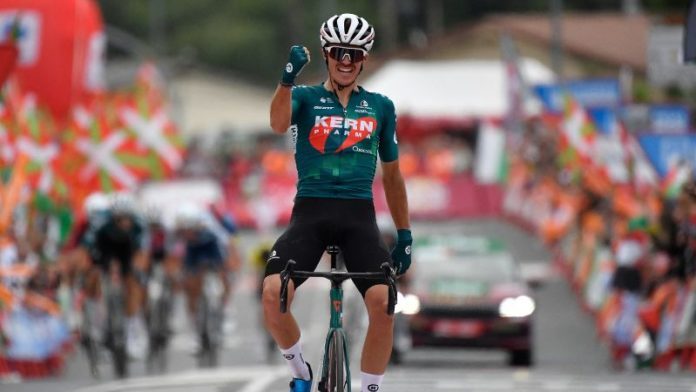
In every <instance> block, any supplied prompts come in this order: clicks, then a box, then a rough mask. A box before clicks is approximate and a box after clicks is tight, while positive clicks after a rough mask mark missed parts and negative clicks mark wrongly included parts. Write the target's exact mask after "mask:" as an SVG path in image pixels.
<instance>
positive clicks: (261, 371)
mask: <svg viewBox="0 0 696 392" xmlns="http://www.w3.org/2000/svg"><path fill="white" fill-rule="evenodd" d="M286 373H287V369H286V366H274V367H269V366H258V367H226V368H218V369H213V370H196V371H189V372H184V373H179V374H168V375H165V376H157V377H142V378H133V379H130V380H123V381H112V382H108V383H105V384H100V385H95V386H90V387H85V388H81V389H78V390H76V391H75V392H117V391H119V392H122V391H129V390H140V391H142V390H148V389H155V388H160V389H161V388H164V387H171V388H174V387H178V388H180V387H182V386H195V385H221V384H229V383H232V382H244V381H251V384H249V385H248V387H249V388H251V389H249V390H246V389H244V391H245V392H260V391H262V390H263V388H265V387H266V386H268V385H269V384H270V383H272V382H273V381H275V379H277V378H278V377H280V376H282V375H285V374H286Z"/></svg>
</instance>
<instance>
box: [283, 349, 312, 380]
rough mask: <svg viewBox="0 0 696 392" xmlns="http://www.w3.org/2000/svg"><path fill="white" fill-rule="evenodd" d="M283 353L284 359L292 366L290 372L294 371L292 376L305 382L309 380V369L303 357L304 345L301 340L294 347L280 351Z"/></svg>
mask: <svg viewBox="0 0 696 392" xmlns="http://www.w3.org/2000/svg"><path fill="white" fill-rule="evenodd" d="M280 352H281V353H283V358H285V360H286V361H287V362H288V365H290V371H292V376H293V377H294V378H301V379H303V380H309V379H310V375H309V368H308V367H307V364H306V363H305V361H304V358H303V357H302V344H301V343H300V340H298V341H297V343H295V344H294V345H293V346H292V347H290V348H286V349H282V348H281V349H280Z"/></svg>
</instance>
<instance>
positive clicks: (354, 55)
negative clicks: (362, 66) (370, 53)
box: [326, 46, 366, 63]
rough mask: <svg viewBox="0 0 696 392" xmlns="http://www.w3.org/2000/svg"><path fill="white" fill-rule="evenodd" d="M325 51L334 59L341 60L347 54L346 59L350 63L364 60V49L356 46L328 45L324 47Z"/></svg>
mask: <svg viewBox="0 0 696 392" xmlns="http://www.w3.org/2000/svg"><path fill="white" fill-rule="evenodd" d="M326 53H327V54H328V55H329V57H331V58H332V59H334V60H336V61H343V59H344V58H346V56H348V61H350V62H351V63H359V62H361V61H363V60H365V57H366V56H365V55H366V53H365V51H364V50H362V49H357V48H344V47H342V46H329V47H328V48H326Z"/></svg>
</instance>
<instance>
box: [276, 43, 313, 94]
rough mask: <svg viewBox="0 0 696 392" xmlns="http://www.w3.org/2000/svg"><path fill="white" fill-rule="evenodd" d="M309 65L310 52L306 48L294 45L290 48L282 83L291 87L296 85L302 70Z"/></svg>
mask: <svg viewBox="0 0 696 392" xmlns="http://www.w3.org/2000/svg"><path fill="white" fill-rule="evenodd" d="M308 63H309V50H308V49H307V48H305V47H304V46H300V45H293V46H292V47H291V48H290V55H289V56H288V63H287V64H285V69H284V70H283V78H282V80H281V83H282V84H283V85H286V86H289V85H292V84H294V83H295V78H296V77H297V75H299V74H300V72H302V69H303V68H304V67H305V65H307V64H308Z"/></svg>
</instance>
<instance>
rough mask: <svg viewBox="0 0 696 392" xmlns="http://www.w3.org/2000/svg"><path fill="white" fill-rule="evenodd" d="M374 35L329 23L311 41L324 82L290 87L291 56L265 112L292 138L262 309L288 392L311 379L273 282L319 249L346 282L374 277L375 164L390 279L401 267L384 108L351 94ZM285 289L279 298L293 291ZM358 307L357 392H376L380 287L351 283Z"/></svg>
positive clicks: (294, 56)
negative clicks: (335, 253)
mask: <svg viewBox="0 0 696 392" xmlns="http://www.w3.org/2000/svg"><path fill="white" fill-rule="evenodd" d="M374 36H375V33H374V29H373V27H372V26H371V25H370V24H369V23H368V22H367V21H366V20H365V19H364V18H361V17H359V16H357V15H353V14H341V15H335V16H332V17H331V18H329V19H328V20H327V21H326V22H324V23H323V24H322V26H321V28H320V31H319V38H320V41H321V49H322V55H323V58H324V62H325V65H326V68H327V72H328V77H327V78H326V80H325V81H324V82H323V83H321V84H319V85H316V86H294V81H295V78H296V76H297V75H298V74H299V73H300V72H301V71H302V69H303V68H304V66H305V65H306V64H307V63H308V62H309V60H310V55H309V51H308V50H307V48H305V47H302V46H297V45H296V46H293V47H291V49H290V55H289V60H288V63H287V64H286V65H285V68H284V71H283V76H282V80H281V82H280V85H279V86H278V87H277V88H276V91H275V93H274V95H273V99H272V101H271V106H270V121H271V128H273V130H274V131H275V132H276V133H285V132H286V131H287V130H288V129H289V130H291V132H292V137H293V140H294V142H295V163H296V166H297V170H298V178H299V181H298V184H297V195H296V198H295V204H294V207H293V212H292V217H291V221H290V225H289V227H288V228H287V229H286V231H285V232H284V233H283V234H282V235H281V236H280V237H279V238H278V239H277V241H276V243H275V244H274V246H273V249H272V251H271V255H270V257H269V258H268V262H267V264H266V273H265V275H266V278H265V279H264V287H263V309H264V316H265V322H266V327H267V329H268V330H269V332H270V333H271V335H272V336H273V338H274V339H275V341H276V343H277V344H278V346H279V347H280V351H281V352H282V354H283V357H284V358H285V359H286V361H287V362H288V364H289V366H290V369H291V371H292V375H293V380H292V381H291V383H290V388H291V391H295V392H297V391H309V390H310V389H311V385H312V371H311V368H310V366H309V364H308V363H306V362H305V361H304V359H303V356H302V349H301V343H300V337H301V336H300V335H301V333H300V329H299V327H298V324H297V322H296V320H295V319H294V317H293V316H292V314H290V313H280V311H279V302H280V300H279V293H280V286H281V280H280V275H279V273H280V272H281V271H282V270H283V268H284V267H285V265H286V262H287V261H288V260H289V259H292V260H295V261H296V262H297V270H314V269H315V268H316V266H317V264H318V263H319V259H320V257H321V255H322V253H323V251H324V249H325V248H326V246H327V245H338V246H339V247H340V249H341V251H342V253H343V256H344V259H345V264H346V268H347V269H348V270H349V271H350V272H378V271H380V269H379V266H380V264H381V263H382V262H384V261H388V260H389V259H390V254H389V251H388V250H387V248H386V246H385V245H384V244H383V242H382V241H381V240H380V234H379V231H378V229H377V223H376V219H375V211H374V205H373V201H372V182H373V178H374V174H375V170H376V162H377V156H378V155H379V157H380V159H381V161H382V165H381V168H382V181H383V183H384V190H385V195H386V199H387V203H388V205H389V209H390V211H391V215H392V219H393V220H394V224H395V226H396V228H397V229H398V238H397V243H396V246H395V247H394V248H393V249H392V252H391V259H392V260H393V262H394V266H395V267H396V270H397V273H398V274H403V273H404V272H406V270H407V269H408V268H409V266H410V264H411V254H410V253H411V242H412V239H411V231H410V229H409V227H410V223H409V216H408V203H407V197H406V187H405V185H404V180H403V177H402V175H401V172H400V170H399V162H398V148H397V137H396V116H395V110H394V104H393V103H392V101H391V100H390V99H388V98H387V97H385V96H383V95H380V94H376V93H372V92H368V91H366V90H365V89H364V88H362V87H361V86H359V85H358V84H357V78H358V76H359V75H360V73H361V71H362V70H363V65H364V63H365V61H366V60H367V57H368V53H369V51H370V49H371V48H372V45H373V44H374ZM302 282H303V280H302V279H297V278H295V279H293V281H292V282H291V284H290V287H289V293H290V295H289V298H290V300H291V299H292V294H293V293H294V290H295V289H296V288H297V287H298V286H299V285H300V284H302ZM354 283H355V285H356V287H357V288H358V290H359V291H360V293H361V295H362V297H363V299H364V302H365V304H366V307H367V313H368V318H369V326H368V328H367V335H366V338H365V342H364V344H363V351H362V359H361V378H362V391H371V392H375V391H378V390H379V387H380V385H381V382H382V379H383V377H384V372H385V370H386V367H387V363H388V361H389V357H390V354H391V349H392V332H393V321H394V320H393V317H392V316H389V315H387V312H386V304H387V302H388V288H387V285H386V282H385V281H383V280H382V281H379V280H366V279H355V280H354Z"/></svg>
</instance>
